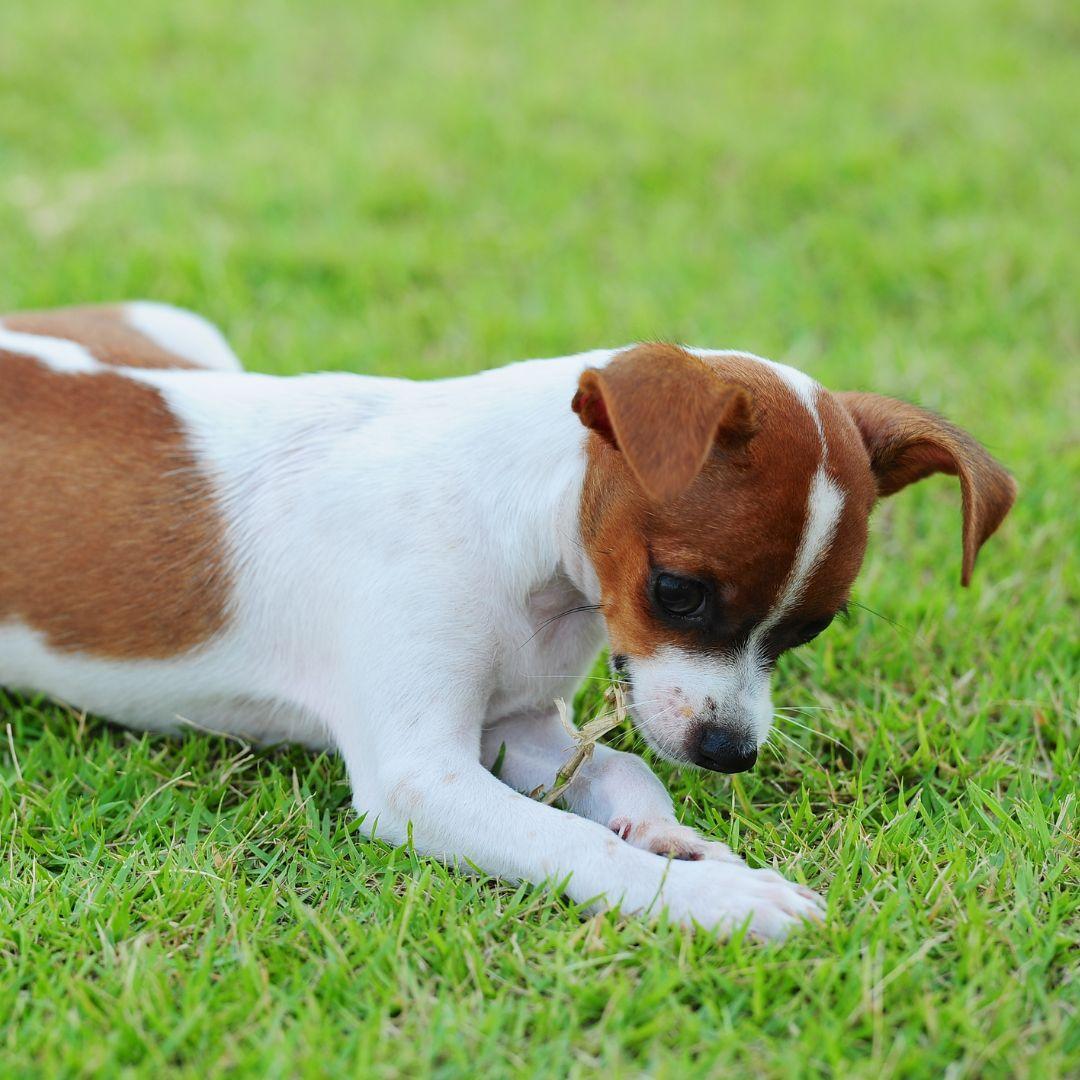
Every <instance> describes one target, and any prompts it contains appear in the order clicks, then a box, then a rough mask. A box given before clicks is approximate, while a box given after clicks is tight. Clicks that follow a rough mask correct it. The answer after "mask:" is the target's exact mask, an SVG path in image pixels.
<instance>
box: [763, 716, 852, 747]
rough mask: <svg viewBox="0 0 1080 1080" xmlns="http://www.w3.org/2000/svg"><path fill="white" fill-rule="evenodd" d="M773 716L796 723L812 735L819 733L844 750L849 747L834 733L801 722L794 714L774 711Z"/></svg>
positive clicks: (789, 722) (821, 736)
mask: <svg viewBox="0 0 1080 1080" xmlns="http://www.w3.org/2000/svg"><path fill="white" fill-rule="evenodd" d="M773 716H774V718H775V719H777V720H783V721H784V723H786V724H794V725H795V726H796V727H797V728H802V729H803V731H809V732H810V734H811V735H817V736H819V737H820V738H822V739H825V740H827V741H828V742H831V743H833V744H835V745H836V746H839V747H840V748H841V749H842V750H847V749H848V748H847V746H845V745H844V743H842V742H841V741H840V740H839V739H837V738H834V737H833V736H832V735H827V734H826V733H825V732H824V731H818V729H817V728H812V727H810V726H809V725H807V724H800V723H799V721H798V720H796V719H795V717H793V716H784V715H782V714H781V713H774V714H773ZM773 730H774V731H777V730H779V729H778V728H774V729H773Z"/></svg>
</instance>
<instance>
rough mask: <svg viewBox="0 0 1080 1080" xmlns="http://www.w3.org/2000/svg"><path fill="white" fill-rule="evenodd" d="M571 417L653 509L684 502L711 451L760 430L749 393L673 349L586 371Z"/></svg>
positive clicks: (657, 348)
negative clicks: (611, 450)
mask: <svg viewBox="0 0 1080 1080" xmlns="http://www.w3.org/2000/svg"><path fill="white" fill-rule="evenodd" d="M573 409H574V412H576V413H577V414H578V416H580V417H581V422H582V423H583V424H584V425H585V426H586V427H587V428H591V429H592V430H593V431H595V432H596V433H597V434H599V435H600V436H601V437H602V438H604V439H606V440H607V441H608V442H609V443H610V444H611V445H612V446H613V447H615V449H616V450H619V451H621V452H622V454H623V457H625V458H626V462H627V464H628V465H629V466H630V468H631V470H632V471H633V473H634V476H636V477H637V479H638V481H639V482H640V484H641V486H642V487H643V488H644V489H645V493H646V494H647V495H649V496H650V498H652V499H654V500H656V501H657V502H668V501H670V500H672V499H674V498H676V497H677V496H679V495H681V494H682V493H683V492H684V491H685V490H686V489H687V488H688V487H689V486H690V484H691V483H692V482H693V480H694V478H695V477H696V476H697V475H698V473H699V472H701V469H702V466H703V465H704V464H705V459H706V458H707V457H708V456H709V453H710V452H711V451H712V449H713V447H714V446H719V447H721V448H723V449H727V450H734V449H736V448H738V447H740V446H742V445H743V444H745V443H746V442H747V441H748V440H749V439H750V438H751V437H752V436H753V434H754V432H755V430H756V428H757V421H756V419H755V415H754V403H753V400H752V398H751V395H750V392H749V391H748V390H746V389H744V388H743V387H741V386H736V385H735V384H733V383H729V382H725V381H724V380H723V379H722V378H721V377H720V376H719V375H717V373H716V372H715V371H713V370H712V368H710V367H709V365H708V364H706V363H705V361H703V360H701V359H700V358H699V357H696V356H693V355H692V354H690V353H688V352H686V351H685V350H684V349H680V348H678V347H676V346H674V345H638V346H635V347H634V348H632V349H627V350H626V351H625V352H622V353H619V355H618V356H616V357H615V358H614V359H613V360H612V361H611V362H610V363H609V364H608V365H607V366H606V367H603V368H587V369H586V370H585V371H584V372H582V374H581V379H580V380H579V382H578V391H577V393H576V394H575V395H574V401H573Z"/></svg>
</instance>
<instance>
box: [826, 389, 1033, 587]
mask: <svg viewBox="0 0 1080 1080" xmlns="http://www.w3.org/2000/svg"><path fill="white" fill-rule="evenodd" d="M836 396H837V398H839V400H840V401H841V403H842V404H843V405H844V406H845V407H846V408H847V410H848V412H849V413H850V414H851V418H852V419H853V420H854V421H855V426H856V427H857V428H858V429H859V434H860V435H861V436H862V441H863V444H864V445H865V446H866V452H867V454H868V455H869V456H870V467H871V469H873V472H874V476H875V477H876V478H877V488H878V494H879V495H892V494H893V492H896V491H899V490H900V489H901V488H904V487H907V485H908V484H913V483H914V482H915V481H916V480H922V479H924V478H925V477H927V476H932V475H933V474H934V473H948V474H949V475H951V476H957V477H959V478H960V494H961V497H962V500H963V508H964V562H963V570H962V572H961V577H960V580H961V583H962V584H964V585H967V584H969V583H970V581H971V572H972V570H974V569H975V558H976V556H977V555H978V554H979V548H981V547H982V545H983V544H984V543H985V542H986V540H987V539H988V537H989V536H990V535H991V533H993V532H994V530H995V529H996V528H997V527H998V526H999V525H1000V524H1001V522H1002V520H1003V519H1004V517H1005V515H1006V514H1007V513H1008V512H1009V508H1010V507H1011V506H1012V504H1013V502H1014V500H1015V499H1016V482H1015V481H1014V480H1013V478H1012V477H1011V476H1010V475H1009V474H1008V473H1007V472H1006V471H1005V469H1003V468H1002V467H1001V465H999V464H998V463H997V462H996V461H995V460H994V459H993V458H992V457H991V456H990V455H989V454H988V453H987V452H986V451H985V450H984V449H983V448H982V446H980V445H979V443H977V442H976V441H975V440H974V439H973V438H972V437H971V436H970V435H969V434H968V433H967V432H966V431H961V430H960V428H958V427H955V426H954V425H952V424H950V423H949V422H948V421H947V420H943V419H942V418H941V417H940V416H935V415H934V414H933V413H931V412H927V411H926V410H925V409H920V408H918V407H917V406H915V405H909V404H907V402H904V401H896V400H894V399H893V398H887V397H880V396H879V395H877V394H862V393H846V394H837V395H836Z"/></svg>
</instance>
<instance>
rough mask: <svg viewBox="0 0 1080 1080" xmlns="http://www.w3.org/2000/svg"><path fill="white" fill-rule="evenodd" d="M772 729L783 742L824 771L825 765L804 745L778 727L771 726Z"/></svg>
mask: <svg viewBox="0 0 1080 1080" xmlns="http://www.w3.org/2000/svg"><path fill="white" fill-rule="evenodd" d="M773 731H775V732H776V734H777V736H778V737H779V738H781V739H783V740H784V742H786V743H790V744H791V745H792V746H794V747H795V749H796V750H798V751H799V752H800V753H803V754H805V755H806V756H807V757H808V758H809V759H810V760H811V761H812V762H813V763H814V764H815V765H816V766H817V767H818V768H819V769H821V770H822V771H823V772H824V771H825V766H824V765H822V763H821V762H820V761H819V760H818V759H817V758H816V757H815V756H814V755H813V754H811V753H810V751H809V750H807V749H806V747H805V746H803V745H802V743H800V742H798V741H796V740H795V739H793V738H792V737H791V736H790V735H787V734H785V733H784V732H782V731H781V730H780V729H779V728H773Z"/></svg>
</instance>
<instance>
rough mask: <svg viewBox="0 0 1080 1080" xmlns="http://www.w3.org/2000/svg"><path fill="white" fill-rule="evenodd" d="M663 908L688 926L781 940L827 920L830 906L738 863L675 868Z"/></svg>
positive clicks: (663, 897) (778, 878)
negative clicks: (744, 931)
mask: <svg viewBox="0 0 1080 1080" xmlns="http://www.w3.org/2000/svg"><path fill="white" fill-rule="evenodd" d="M658 900H659V904H658V907H663V908H665V909H666V910H667V911H668V913H669V915H670V916H671V917H672V918H673V919H675V920H676V921H677V922H680V923H682V924H683V925H691V924H695V923H696V924H699V925H701V926H704V927H706V928H707V929H710V930H716V931H718V932H720V933H722V934H728V933H730V932H731V931H732V930H735V929H736V928H737V927H739V926H742V925H743V924H744V923H747V924H748V926H749V932H750V934H751V935H752V936H754V937H756V938H760V939H765V940H777V939H782V938H784V937H786V936H787V935H788V933H789V932H790V931H791V930H793V929H794V928H795V927H797V926H799V925H800V924H802V923H805V922H820V921H822V920H823V919H824V917H825V901H824V900H823V899H822V898H821V897H820V896H818V894H817V893H815V892H813V891H812V890H811V889H808V888H806V886H805V885H799V884H798V883H797V882H794V881H788V880H787V878H785V877H782V876H781V875H780V874H778V873H777V872H776V871H775V870H752V869H750V868H749V867H747V866H743V865H741V864H738V863H725V862H705V863H699V864H698V865H696V866H695V865H693V864H687V863H675V862H673V863H671V865H670V867H669V873H668V876H667V879H666V880H665V882H664V885H663V888H662V889H661V892H660V896H659V898H658Z"/></svg>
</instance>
